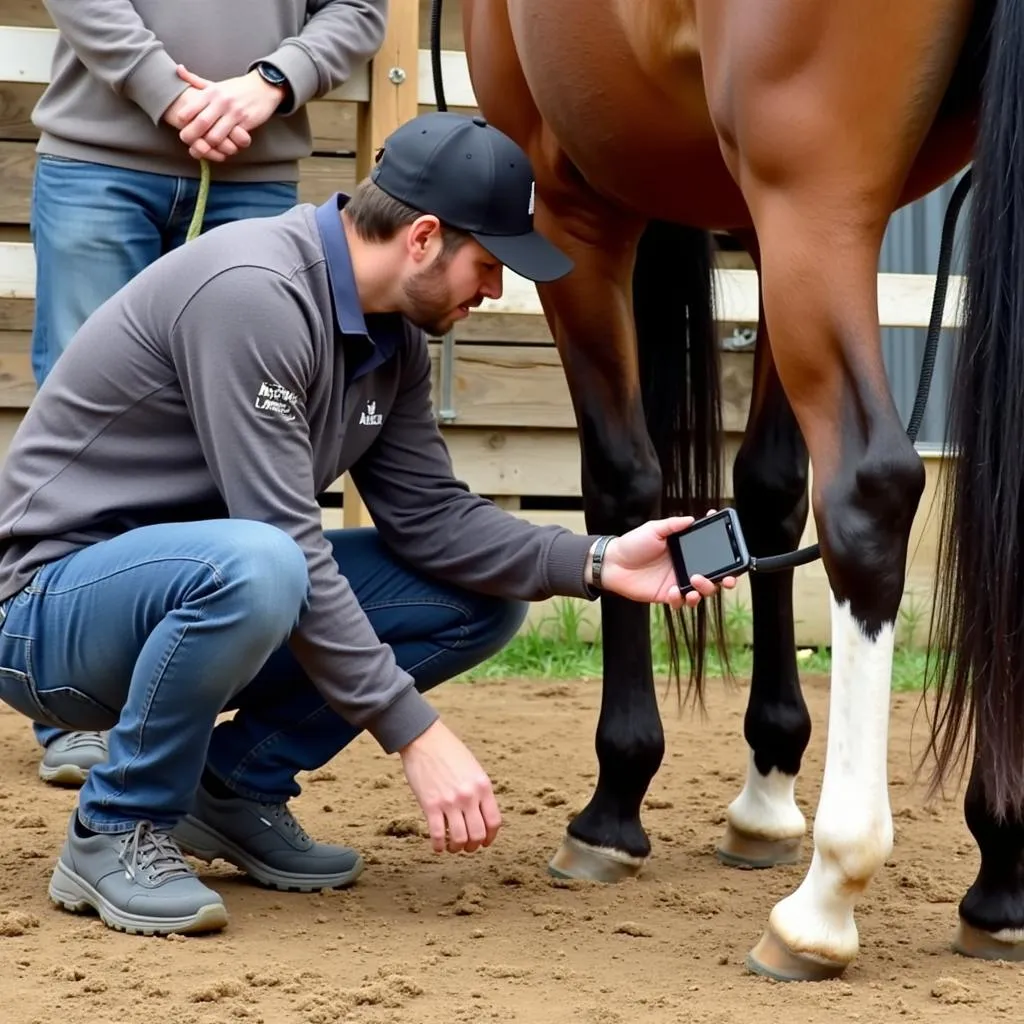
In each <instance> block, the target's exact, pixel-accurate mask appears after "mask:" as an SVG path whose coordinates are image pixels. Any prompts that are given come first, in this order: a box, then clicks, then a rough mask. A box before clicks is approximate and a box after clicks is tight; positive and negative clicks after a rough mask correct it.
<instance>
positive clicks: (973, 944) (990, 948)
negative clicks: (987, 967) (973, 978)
mask: <svg viewBox="0 0 1024 1024" xmlns="http://www.w3.org/2000/svg"><path fill="white" fill-rule="evenodd" d="M953 952H954V953H959V954H960V955H961V956H970V957H974V958H975V959H976V960H1010V961H1014V962H1020V961H1022V960H1024V942H1004V941H1002V940H1001V939H997V938H996V937H995V936H994V935H993V934H992V933H991V932H986V931H983V930H982V929H981V928H975V927H974V925H971V924H968V923H967V922H966V921H964V920H961V921H960V924H959V926H958V927H957V930H956V935H955V936H954V938H953Z"/></svg>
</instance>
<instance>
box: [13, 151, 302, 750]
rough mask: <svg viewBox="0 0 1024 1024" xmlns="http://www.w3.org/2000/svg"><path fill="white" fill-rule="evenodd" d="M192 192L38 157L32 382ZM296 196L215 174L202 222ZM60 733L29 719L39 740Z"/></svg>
mask: <svg viewBox="0 0 1024 1024" xmlns="http://www.w3.org/2000/svg"><path fill="white" fill-rule="evenodd" d="M214 176H216V175H214ZM198 191H199V182H198V180H197V179H190V178H178V177H174V176H171V175H167V174H149V173H147V172H144V171H131V170H125V169H124V168H121V167H111V166H110V165H108V164H97V163H88V162H85V161H81V160H69V159H67V158H65V157H55V156H50V155H48V154H45V153H43V154H40V155H39V157H38V158H37V160H36V168H35V179H34V183H33V189H32V208H31V216H30V223H31V231H32V243H33V246H34V248H35V257H36V299H35V324H34V327H33V331H32V372H33V374H34V375H35V380H36V384H37V385H38V386H41V385H42V383H43V381H44V380H45V379H46V377H47V375H48V374H49V372H50V370H52V369H53V365H54V363H55V362H56V361H57V358H58V356H59V355H60V354H61V353H62V352H63V351H64V349H65V348H67V346H68V343H69V342H70V341H71V339H72V337H73V336H74V334H75V332H76V331H77V330H78V328H79V327H80V326H81V325H82V324H83V323H84V322H85V320H86V319H87V318H88V317H89V316H90V315H91V314H92V312H93V310H95V309H96V308H97V307H98V306H100V305H102V304H103V303H104V302H105V301H106V300H107V299H108V298H109V297H110V296H111V295H113V294H114V293H115V292H116V291H119V290H120V289H121V288H122V287H123V286H124V285H125V284H127V283H128V282H129V281H130V280H131V279H132V278H133V277H134V276H135V275H136V274H137V273H139V271H141V270H144V269H145V268H146V267H147V266H149V264H150V263H152V262H154V261H155V260H156V259H158V258H159V257H160V256H162V255H163V254H164V253H165V252H168V251H170V250H171V249H174V248H176V247H177V246H179V245H181V244H182V243H184V241H185V234H186V232H187V231H188V226H189V223H190V222H191V220H192V213H193V211H194V210H195V202H196V195H197V193H198ZM297 201H298V190H297V186H296V184H295V183H294V182H289V181H281V182H253V183H249V182H243V183H238V184H232V183H230V182H217V181H215V180H214V181H212V182H211V184H210V194H209V199H208V200H207V204H206V213H205V216H204V218H203V230H204V231H208V230H209V229H211V228H215V227H217V226H218V225H220V224H227V223H230V222H231V221H235V220H242V219H243V218H247V217H269V216H273V215H274V214H278V213H284V211H286V210H288V209H290V208H291V207H292V206H294V205H295V203H296V202H297ZM61 731H62V730H60V729H52V728H50V727H48V726H40V725H37V726H36V727H35V733H36V738H37V739H38V740H39V742H40V743H41V744H43V745H44V746H45V745H46V744H47V743H49V742H50V741H51V740H53V739H54V738H55V737H56V736H58V735H60V733H61Z"/></svg>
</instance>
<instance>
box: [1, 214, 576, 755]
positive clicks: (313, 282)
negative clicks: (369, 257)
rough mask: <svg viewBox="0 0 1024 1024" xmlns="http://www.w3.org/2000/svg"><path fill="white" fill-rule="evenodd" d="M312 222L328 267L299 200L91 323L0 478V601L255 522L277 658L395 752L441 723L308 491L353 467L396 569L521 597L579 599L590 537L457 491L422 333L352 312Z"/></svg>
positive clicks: (164, 261)
mask: <svg viewBox="0 0 1024 1024" xmlns="http://www.w3.org/2000/svg"><path fill="white" fill-rule="evenodd" d="M328 209H329V212H330V214H331V216H332V217H333V218H334V222H335V228H336V230H337V232H338V237H339V238H340V239H341V242H340V243H338V242H337V240H335V242H333V243H330V249H331V252H332V261H331V262H330V263H329V262H328V259H327V257H326V256H325V249H324V238H325V237H327V238H329V236H328V235H326V234H325V235H322V234H321V230H320V228H319V227H318V224H317V218H316V208H314V207H312V206H310V205H308V204H300V205H299V206H296V207H294V208H293V209H292V210H290V211H289V212H288V213H285V214H283V215H281V216H278V217H271V218H260V219H255V220H246V221H240V222H236V223H234V224H228V225H224V226H222V227H218V228H215V229H213V230H212V231H210V232H208V233H207V234H205V235H202V236H200V237H199V238H198V239H196V240H195V241H194V242H190V243H189V244H187V245H185V246H182V247H180V248H179V249H176V250H174V251H172V252H170V253H168V254H167V255H166V256H164V257H162V258H161V259H159V260H157V261H156V262H155V263H153V264H151V265H150V266H149V267H147V268H146V269H145V270H143V271H142V272H141V273H140V274H138V275H137V276H136V277H135V278H134V279H133V280H132V281H131V282H130V283H129V284H128V285H127V286H126V287H124V288H123V289H122V290H121V291H120V292H118V293H117V294H116V295H114V296H113V297H112V298H111V299H109V300H108V301H107V302H106V303H104V304H103V305H102V306H101V307H100V308H99V309H98V310H97V311H96V312H95V313H94V314H93V315H92V316H91V317H90V318H89V320H87V321H86V323H85V324H84V325H83V327H82V328H81V329H80V330H79V332H78V333H77V334H76V335H75V337H74V339H73V340H72V342H71V344H70V345H69V347H68V348H67V350H66V351H65V352H64V354H63V355H62V356H61V358H60V359H59V360H58V362H57V364H56V366H55V367H54V369H53V371H52V372H51V373H50V374H49V376H48V377H47V379H46V382H45V383H44V385H43V387H42V388H41V389H40V391H39V393H38V395H37V396H36V398H35V400H34V402H33V404H32V405H31V406H30V408H29V409H28V411H27V413H26V415H25V418H24V420H23V421H22V423H21V425H20V427H19V429H18V431H17V433H16V434H15V437H14V440H13V442H12V444H11V448H10V451H9V453H8V456H7V460H6V462H5V463H4V465H3V468H2V470H0V600H5V599H7V598H8V597H10V596H11V595H12V594H14V593H16V592H18V591H19V590H20V589H22V588H23V587H24V586H25V585H26V584H27V583H28V582H29V581H30V580H31V578H32V576H33V574H34V573H35V572H36V571H37V569H38V568H39V567H40V566H41V565H43V564H44V563H46V562H48V561H50V560H52V559H55V558H59V557H62V556H63V555H66V554H68V553H69V552H71V551H73V550H75V549H76V548H79V547H81V546H82V545H86V544H91V543H94V542H97V541H102V540H105V539H108V538H110V537H113V536H116V535H117V534H119V533H122V532H124V531H125V530H128V529H131V528H132V527H135V526H140V525H145V524H148V523H154V522H163V521H177V520H183V519H190V520H192V519H201V518H215V517H221V516H224V515H228V516H233V517H239V518H247V519H255V520H259V521H262V522H266V523H271V524H273V525H275V526H278V527H280V528H281V529H282V530H284V531H285V532H286V533H288V534H289V535H290V536H291V537H292V538H293V539H294V540H295V541H296V542H297V543H298V544H299V546H300V547H301V549H302V550H303V552H304V553H305V555H306V560H307V564H308V567H309V576H310V584H311V590H310V605H309V609H308V611H307V612H306V614H305V615H304V616H303V618H302V619H301V621H300V623H299V625H298V627H297V629H296V631H295V632H294V634H293V635H292V638H291V640H290V645H291V648H292V650H293V651H294V653H295V655H296V657H297V658H298V660H299V662H300V664H301V665H302V666H303V668H304V669H305V671H306V673H307V674H308V675H309V677H310V679H311V680H312V681H313V683H314V684H315V685H316V686H317V687H318V688H319V689H320V691H321V692H322V693H323V694H324V697H325V699H326V700H328V701H329V702H330V703H331V705H332V706H333V707H334V708H335V709H336V710H337V711H338V712H339V713H340V714H341V715H342V716H343V717H345V718H347V719H348V720H349V721H351V722H352V723H353V724H355V725H358V726H362V727H365V728H366V729H367V730H368V731H369V732H370V733H371V734H372V735H373V736H374V737H375V738H376V739H377V741H378V742H379V743H380V744H381V746H382V747H383V748H384V749H385V750H386V751H388V752H391V751H394V750H396V749H398V748H400V747H402V746H404V745H405V744H406V743H408V742H409V741H410V740H412V739H414V738H415V737H416V736H417V735H419V733H420V732H422V731H423V730H424V729H425V728H426V727H427V726H428V725H429V724H430V723H431V722H432V721H433V720H434V718H435V717H436V714H435V712H434V711H433V709H432V708H431V707H430V705H429V704H428V703H427V701H426V700H425V699H424V698H423V697H422V696H421V695H420V694H419V693H418V692H417V691H416V690H415V689H414V687H413V680H412V678H411V677H410V676H409V675H408V674H407V673H405V672H404V671H402V670H401V669H400V668H399V667H398V665H397V664H396V662H395V658H394V654H393V652H392V651H391V649H390V647H388V646H387V645H384V644H381V643H380V641H379V640H378V638H377V636H376V634H375V633H374V631H373V628H372V626H371V625H370V622H369V620H368V619H367V617H366V615H365V614H364V613H363V611H362V609H361V608H360V607H359V604H358V602H357V600H356V598H355V595H354V594H353V592H352V590H351V588H350V586H349V584H348V582H347V581H346V579H345V577H344V575H343V573H342V572H341V571H340V570H339V568H338V566H337V564H336V562H335V561H334V558H333V557H332V552H331V548H330V545H329V543H328V542H327V540H326V538H325V537H324V534H323V530H322V525H321V511H320V507H319V505H318V503H317V495H318V494H321V493H322V492H323V491H324V490H325V489H326V488H327V487H328V486H329V485H330V484H331V483H332V482H333V481H334V480H336V479H337V478H338V477H339V476H340V475H341V474H342V473H343V472H345V471H347V470H349V469H351V470H352V472H353V476H354V477H355V479H356V482H357V484H358V486H359V488H360V491H361V493H362V495H363V497H364V500H365V501H366V503H367V506H368V508H369V510H370V513H371V515H372V516H373V518H374V521H375V523H376V525H377V527H378V529H379V530H380V532H381V535H382V537H383V539H384V540H385V541H386V542H387V543H388V544H389V545H390V546H391V547H392V548H393V549H394V550H395V551H396V552H397V553H398V554H399V555H400V556H402V557H403V558H405V559H406V560H407V561H408V562H410V563H411V564H412V565H414V566H417V567H418V568H420V569H421V570H423V571H425V572H427V573H433V574H436V575H437V576H439V577H442V578H444V579H446V580H449V581H452V582H454V583H457V584H460V585H463V586H465V587H467V588H475V589H477V590H481V591H486V592H489V593H494V594H503V595H506V596H508V597H515V598H520V599H526V600H531V599H542V598H544V597H548V596H551V595H555V594H562V595H567V596H579V597H589V596H593V595H592V593H591V591H590V588H589V587H588V586H587V585H586V583H585V581H584V567H585V563H586V560H587V553H588V551H589V549H590V547H591V545H592V543H593V541H594V540H595V539H596V538H594V537H591V536H580V535H577V534H574V533H572V532H570V531H568V530H565V529H563V528H561V527H557V526H543V527H542V526H537V525H535V524H531V523H528V522H526V521H524V520H521V519H519V518H518V517H516V516H514V515H512V514H511V513H508V512H505V511H503V510H501V509H499V508H497V507H496V506H495V505H494V504H493V503H491V502H489V501H487V500H485V499H483V498H480V497H478V496H476V495H473V494H471V493H470V492H469V491H468V489H467V488H466V486H465V485H464V484H463V483H461V482H460V481H458V480H457V479H456V478H455V477H454V476H453V472H452V465H451V461H450V458H449V455H448V452H447V449H446V447H445V444H444V441H443V438H442V437H441V434H440V432H439V431H438V428H437V425H436V422H435V419H434V415H433V410H432V407H431V383H430V358H429V353H428V349H427V343H426V338H425V336H424V335H423V333H422V332H421V331H419V330H417V329H415V328H413V327H412V326H411V325H410V324H408V322H407V321H404V320H403V319H401V318H399V317H397V316H396V317H390V318H388V317H383V318H382V317H379V316H377V317H370V318H364V317H363V316H362V314H361V312H360V311H359V309H358V308H355V309H353V308H351V306H352V303H353V302H354V301H356V299H355V296H356V290H355V282H354V279H353V277H352V270H351V265H350V264H349V263H348V262H347V248H345V247H344V241H343V239H344V235H343V233H341V229H340V222H339V218H338V214H337V212H336V208H333V209H332V208H328ZM326 212H327V211H325V213H326ZM321 216H323V214H322V215H321ZM339 249H340V253H341V254H340V256H339V257H338V259H337V260H334V259H333V254H334V253H335V252H336V251H338V250H339ZM332 285H333V286H334V287H333V294H334V295H335V296H336V297H337V296H340V297H341V298H340V303H339V304H340V305H341V306H342V308H341V309H339V313H338V319H339V321H340V325H339V324H338V323H336V321H335V314H334V307H333V303H332ZM336 301H338V300H337V299H336ZM370 321H372V322H373V324H374V326H372V327H370V328H369V334H368V335H367V334H364V333H363V331H364V330H366V326H367V323H368V322H370ZM375 340H376V342H377V343H376V344H375V343H374V342H375ZM389 346H390V347H391V348H392V349H393V354H391V355H390V357H388V358H385V357H384V356H386V354H387V349H388V347H389ZM367 356H369V358H367ZM347 376H348V378H350V379H349V380H348V381H347V382H346V377H347Z"/></svg>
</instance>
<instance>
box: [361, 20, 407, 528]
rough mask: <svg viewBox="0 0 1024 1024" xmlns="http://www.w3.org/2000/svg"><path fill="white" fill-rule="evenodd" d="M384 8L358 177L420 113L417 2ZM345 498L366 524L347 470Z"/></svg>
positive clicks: (363, 109) (367, 516) (363, 118)
mask: <svg viewBox="0 0 1024 1024" xmlns="http://www.w3.org/2000/svg"><path fill="white" fill-rule="evenodd" d="M389 8H390V10H389V13H388V27H387V32H386V34H385V36H384V42H383V44H382V45H381V48H380V50H379V51H378V53H377V55H376V57H374V59H373V61H372V63H371V64H370V101H369V102H368V103H360V104H359V108H358V122H357V131H356V147H357V149H356V179H357V180H358V181H361V180H362V179H363V178H364V177H365V176H366V175H367V174H368V173H369V172H370V168H371V167H372V166H373V157H374V154H375V153H376V152H377V150H378V149H379V148H380V147H381V145H383V143H384V139H385V138H387V136H388V135H390V134H391V133H392V132H393V131H394V130H395V129H396V128H397V127H398V126H399V125H400V124H404V123H405V122H406V121H408V120H411V119H412V118H414V117H415V116H416V115H417V113H418V112H419V44H420V5H419V0H391V3H390V4H389ZM344 496H345V508H344V514H343V517H342V523H343V525H344V526H346V527H351V526H368V525H370V524H371V523H372V520H371V518H370V514H369V512H368V511H367V508H366V506H365V505H364V504H363V501H362V499H361V498H360V497H359V492H358V491H357V490H356V487H355V485H354V484H353V483H352V478H351V476H350V475H349V474H348V473H346V474H345V484H344Z"/></svg>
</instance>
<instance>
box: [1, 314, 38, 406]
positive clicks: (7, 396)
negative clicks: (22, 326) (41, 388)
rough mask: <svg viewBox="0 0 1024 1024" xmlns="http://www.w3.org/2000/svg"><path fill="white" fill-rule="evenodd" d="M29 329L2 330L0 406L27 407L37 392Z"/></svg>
mask: <svg viewBox="0 0 1024 1024" xmlns="http://www.w3.org/2000/svg"><path fill="white" fill-rule="evenodd" d="M30 337H31V336H30V335H29V333H28V332H27V331H0V408H5V409H27V408H28V405H29V403H30V402H31V401H32V398H33V396H34V395H35V393H36V384H35V379H34V378H33V376H32V363H31V360H30V356H29V343H30Z"/></svg>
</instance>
